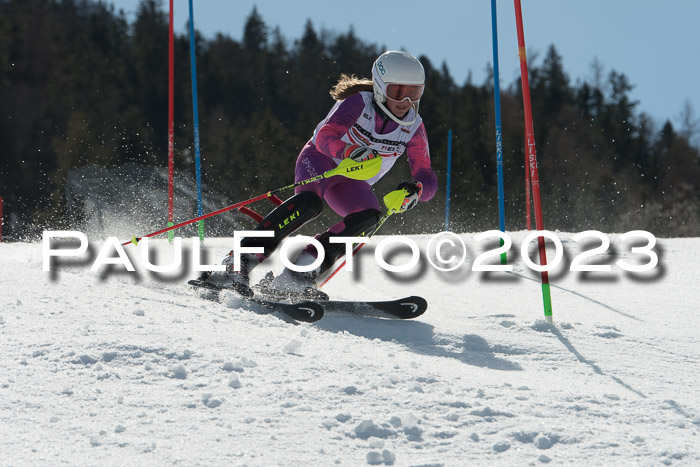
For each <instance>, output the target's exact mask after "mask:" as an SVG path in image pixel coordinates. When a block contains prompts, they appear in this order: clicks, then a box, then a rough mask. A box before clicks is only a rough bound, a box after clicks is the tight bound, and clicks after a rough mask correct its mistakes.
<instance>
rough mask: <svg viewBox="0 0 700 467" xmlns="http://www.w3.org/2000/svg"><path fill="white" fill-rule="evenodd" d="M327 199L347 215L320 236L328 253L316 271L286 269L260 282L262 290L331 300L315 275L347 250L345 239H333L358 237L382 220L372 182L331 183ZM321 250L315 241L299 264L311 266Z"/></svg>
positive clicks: (339, 211)
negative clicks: (316, 246)
mask: <svg viewBox="0 0 700 467" xmlns="http://www.w3.org/2000/svg"><path fill="white" fill-rule="evenodd" d="M325 199H326V201H327V202H328V205H329V206H330V207H332V208H333V210H334V211H335V212H336V213H338V214H340V215H343V220H342V221H340V222H338V223H337V224H335V225H334V226H333V227H331V228H330V229H328V231H326V232H324V233H323V234H320V235H317V236H316V239H317V240H318V241H319V242H321V245H323V248H324V253H325V257H324V260H323V262H322V263H321V265H320V266H319V267H317V268H315V269H314V270H312V271H307V272H297V271H292V270H291V269H285V270H284V271H283V272H282V274H280V275H279V276H278V277H276V278H274V280H273V281H272V282H271V283H269V284H268V283H267V281H265V282H264V283H262V284H260V289H259V290H260V291H261V292H262V293H264V294H267V295H271V296H275V294H276V293H279V294H280V296H289V297H291V298H293V299H306V300H314V299H315V300H327V299H328V296H327V295H326V294H325V293H324V292H322V291H320V290H318V288H317V286H316V282H315V280H314V279H315V278H316V277H318V276H319V275H320V274H322V273H323V272H324V271H326V270H327V269H328V268H330V267H331V266H332V265H333V263H335V261H336V260H337V259H338V258H340V257H341V256H343V254H344V253H345V245H344V244H342V243H338V244H335V243H330V238H332V237H334V236H336V237H338V236H344V237H354V236H359V235H361V234H362V233H364V232H366V231H368V230H370V229H372V228H373V227H374V226H375V225H376V223H377V222H378V221H379V217H380V211H379V203H378V201H377V198H376V197H375V196H374V193H373V192H372V188H371V187H370V185H369V184H367V183H366V182H362V181H356V180H343V181H340V182H338V183H333V184H329V186H328V187H327V188H326V192H325ZM317 257H318V253H317V251H316V248H315V247H314V246H313V244H310V245H308V246H307V247H306V248H304V249H303V250H302V252H301V253H300V255H299V256H298V257H297V258H296V260H295V261H294V264H295V265H297V266H308V265H310V264H312V263H314V262H315V261H316V258H317Z"/></svg>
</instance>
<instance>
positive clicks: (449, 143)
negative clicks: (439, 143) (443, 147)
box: [445, 130, 452, 231]
mask: <svg viewBox="0 0 700 467" xmlns="http://www.w3.org/2000/svg"><path fill="white" fill-rule="evenodd" d="M451 185H452V130H447V194H446V195H445V231H448V230H450V188H451Z"/></svg>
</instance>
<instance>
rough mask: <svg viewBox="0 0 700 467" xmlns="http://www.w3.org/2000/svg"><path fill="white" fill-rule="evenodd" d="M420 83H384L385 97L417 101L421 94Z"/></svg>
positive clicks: (421, 87)
mask: <svg viewBox="0 0 700 467" xmlns="http://www.w3.org/2000/svg"><path fill="white" fill-rule="evenodd" d="M423 88H424V86H423V85H422V84H392V83H389V84H387V85H386V93H385V94H386V97H388V98H389V99H391V100H394V101H399V102H402V101H404V100H406V99H409V100H410V101H411V102H418V101H419V100H420V98H421V96H422V95H423Z"/></svg>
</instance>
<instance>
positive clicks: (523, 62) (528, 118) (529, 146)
mask: <svg viewBox="0 0 700 467" xmlns="http://www.w3.org/2000/svg"><path fill="white" fill-rule="evenodd" d="M514 1H515V22H516V26H517V28H518V49H519V56H520V79H521V81H522V87H523V105H524V107H525V132H526V136H525V140H526V146H525V151H526V154H527V159H526V162H527V166H526V168H525V170H527V171H529V174H530V184H531V187H532V201H533V203H534V205H535V225H536V227H537V230H540V231H542V230H544V222H543V221H542V202H541V199H540V177H539V173H538V171H537V151H536V149H535V129H534V126H533V124H532V104H531V102H530V81H529V79H528V73H527V57H526V54H525V33H524V32H523V14H522V9H521V7H520V0H514ZM537 244H538V246H539V250H540V265H541V266H546V265H547V252H546V250H545V245H544V237H537ZM541 274H542V298H543V301H544V316H545V318H546V319H547V320H548V321H550V322H551V320H552V296H551V294H550V290H549V274H548V273H547V271H542V273H541Z"/></svg>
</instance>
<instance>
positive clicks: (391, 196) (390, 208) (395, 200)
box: [319, 188, 408, 287]
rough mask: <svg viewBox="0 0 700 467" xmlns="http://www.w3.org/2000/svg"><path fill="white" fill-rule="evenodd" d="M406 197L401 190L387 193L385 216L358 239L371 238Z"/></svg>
mask: <svg viewBox="0 0 700 467" xmlns="http://www.w3.org/2000/svg"><path fill="white" fill-rule="evenodd" d="M406 196H408V191H406V190H405V189H403V188H402V189H401V190H394V191H392V192H390V193H388V194H387V195H386V196H384V205H385V206H386V207H387V211H386V214H384V215H383V216H382V218H381V219H379V222H377V225H376V226H375V227H374V229H372V230H370V231H369V232H367V233H366V234H363V235H360V237H367V238H370V237H372V235H374V234H375V233H377V230H379V228H380V227H381V226H382V225H384V223H385V222H386V221H387V219H389V218H390V217H391V216H392V215H394V214H396V213H398V212H401V210H400V208H401V205H402V204H403V200H404V199H405V198H406ZM364 245H365V243H360V244H358V245H357V246H356V247H355V248H354V249H353V250H352V256H355V255H356V254H357V252H358V251H360V248H362V247H363V246H364ZM345 263H347V260H343V262H342V263H340V264H339V265H338V267H337V268H335V270H334V271H333V272H332V273H330V274H328V276H326V278H325V279H323V280H322V281H321V283H320V284H319V287H323V286H324V285H326V284H327V283H328V281H329V280H331V279H332V278H333V276H335V275H336V274H337V273H338V272H339V271H340V270H341V269H343V267H344V266H345Z"/></svg>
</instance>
